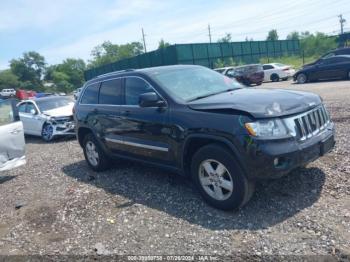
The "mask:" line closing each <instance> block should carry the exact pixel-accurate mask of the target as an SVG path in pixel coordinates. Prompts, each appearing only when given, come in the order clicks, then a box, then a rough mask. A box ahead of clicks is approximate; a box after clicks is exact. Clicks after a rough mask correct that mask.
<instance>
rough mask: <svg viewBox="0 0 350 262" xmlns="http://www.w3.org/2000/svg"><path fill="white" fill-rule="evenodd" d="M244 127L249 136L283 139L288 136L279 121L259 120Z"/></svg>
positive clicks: (281, 122)
mask: <svg viewBox="0 0 350 262" xmlns="http://www.w3.org/2000/svg"><path fill="white" fill-rule="evenodd" d="M244 126H245V128H246V129H247V131H248V132H249V134H250V135H252V136H256V137H285V136H287V135H288V134H289V133H288V130H287V128H286V126H285V125H284V123H283V121H282V120H281V119H272V120H261V121H256V122H252V123H246V124H245V125H244Z"/></svg>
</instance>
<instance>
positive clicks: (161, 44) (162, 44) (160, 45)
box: [158, 39, 170, 49]
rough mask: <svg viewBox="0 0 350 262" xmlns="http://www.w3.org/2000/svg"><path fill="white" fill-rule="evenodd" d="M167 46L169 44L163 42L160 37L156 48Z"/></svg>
mask: <svg viewBox="0 0 350 262" xmlns="http://www.w3.org/2000/svg"><path fill="white" fill-rule="evenodd" d="M168 46H170V44H169V43H168V42H165V41H164V39H160V41H159V43H158V49H161V48H166V47H168Z"/></svg>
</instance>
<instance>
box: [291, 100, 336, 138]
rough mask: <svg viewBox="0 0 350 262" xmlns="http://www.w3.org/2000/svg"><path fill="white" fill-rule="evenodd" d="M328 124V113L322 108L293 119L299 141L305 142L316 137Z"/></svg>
mask: <svg viewBox="0 0 350 262" xmlns="http://www.w3.org/2000/svg"><path fill="white" fill-rule="evenodd" d="M329 122H330V119H329V116H328V113H327V111H326V110H325V108H324V107H323V106H320V107H318V108H316V109H314V110H312V111H309V112H307V113H304V114H302V115H299V116H296V117H295V118H294V123H295V126H296V131H297V134H298V135H299V139H300V140H306V139H308V138H310V137H312V136H314V135H316V134H317V133H319V132H320V131H321V130H323V129H324V128H325V127H326V126H327V125H328V124H329Z"/></svg>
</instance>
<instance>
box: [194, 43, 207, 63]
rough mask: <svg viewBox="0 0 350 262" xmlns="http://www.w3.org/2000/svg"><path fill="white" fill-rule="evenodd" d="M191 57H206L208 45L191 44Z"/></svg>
mask: <svg viewBox="0 0 350 262" xmlns="http://www.w3.org/2000/svg"><path fill="white" fill-rule="evenodd" d="M192 49H193V58H194V59H195V60H196V59H208V45H207V44H192Z"/></svg>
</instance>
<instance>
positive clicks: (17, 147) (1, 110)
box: [0, 100, 26, 171]
mask: <svg viewBox="0 0 350 262" xmlns="http://www.w3.org/2000/svg"><path fill="white" fill-rule="evenodd" d="M24 153H25V142H24V133H23V125H22V122H21V121H20V120H19V116H18V111H17V109H16V106H15V102H14V101H12V100H1V101H0V171H5V170H9V169H12V168H15V167H18V166H21V165H23V164H25V162H26V160H25V155H24Z"/></svg>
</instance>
